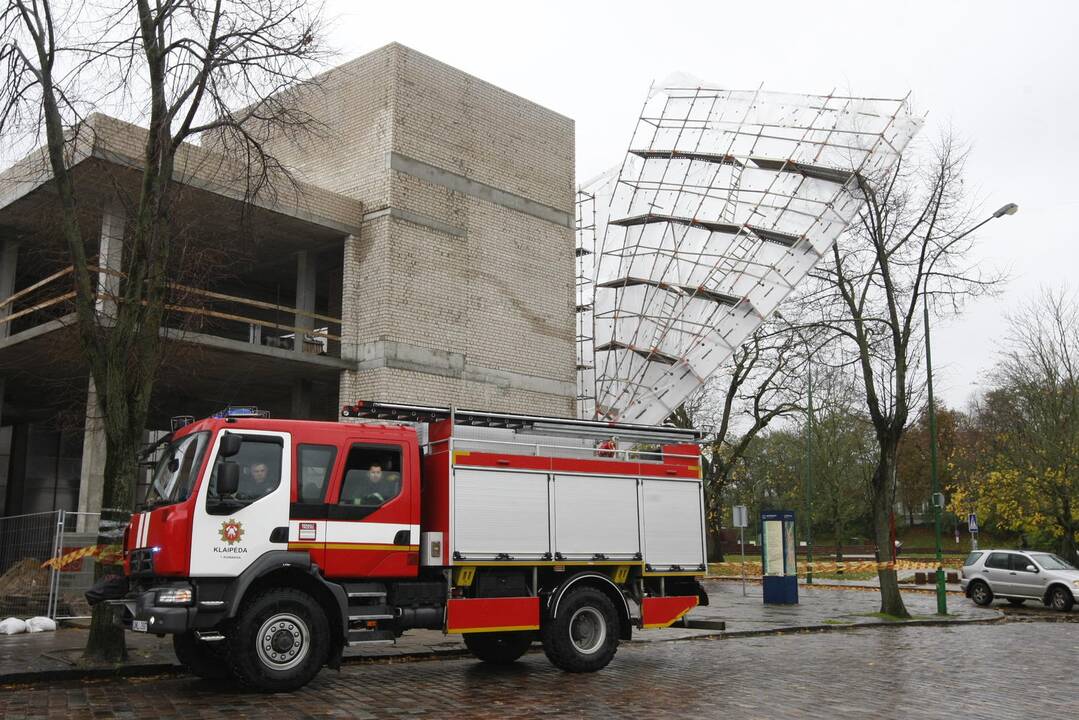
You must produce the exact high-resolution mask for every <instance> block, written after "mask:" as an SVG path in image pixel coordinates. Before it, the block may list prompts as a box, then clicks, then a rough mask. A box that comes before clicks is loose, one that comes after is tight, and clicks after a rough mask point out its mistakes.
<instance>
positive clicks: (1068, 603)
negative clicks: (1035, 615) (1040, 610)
mask: <svg viewBox="0 0 1079 720" xmlns="http://www.w3.org/2000/svg"><path fill="white" fill-rule="evenodd" d="M1074 604H1075V598H1073V597H1072V591H1071V590H1069V589H1068V588H1066V587H1063V586H1062V585H1054V586H1053V588H1052V589H1051V590H1050V591H1049V607H1051V608H1053V609H1054V610H1059V611H1060V612H1070V611H1071V609H1072V605H1074Z"/></svg>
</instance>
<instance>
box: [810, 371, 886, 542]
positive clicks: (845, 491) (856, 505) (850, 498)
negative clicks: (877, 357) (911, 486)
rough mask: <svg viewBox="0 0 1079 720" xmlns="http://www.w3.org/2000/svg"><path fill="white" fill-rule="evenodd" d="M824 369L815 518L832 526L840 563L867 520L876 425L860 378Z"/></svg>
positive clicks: (814, 453) (814, 438)
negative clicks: (854, 531)
mask: <svg viewBox="0 0 1079 720" xmlns="http://www.w3.org/2000/svg"><path fill="white" fill-rule="evenodd" d="M822 365H823V363H818V364H815V365H814V368H813V397H814V403H815V405H816V407H817V408H818V410H817V411H816V413H815V416H814V418H813V424H812V429H811V433H810V443H811V448H810V458H811V461H812V463H813V486H812V493H811V494H812V497H811V499H810V503H811V505H812V507H813V518H814V519H816V520H817V521H818V522H819V521H826V522H827V524H828V526H829V528H830V530H831V531H832V536H833V538H834V539H835V548H836V560H842V559H843V542H844V540H845V538H846V536H847V533H848V531H849V529H850V527H851V525H852V524H853V523H855V522H856V521H857V520H859V519H860V518H864V517H865V515H866V507H867V503H866V501H865V498H866V491H867V489H868V488H869V485H870V483H869V480H870V478H871V477H872V474H873V470H874V465H875V463H874V462H873V460H874V455H873V448H872V445H873V438H872V432H871V428H872V425H871V423H870V422H869V420H868V418H867V417H866V414H865V411H864V410H862V409H861V403H860V400H859V394H858V389H859V388H858V384H857V380H856V378H854V377H852V375H851V373H849V372H846V371H845V368H841V367H840V368H833V367H827V366H823V367H822ZM803 445H804V441H803ZM803 452H804V450H803ZM803 482H804V479H803Z"/></svg>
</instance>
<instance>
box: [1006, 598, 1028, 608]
mask: <svg viewBox="0 0 1079 720" xmlns="http://www.w3.org/2000/svg"><path fill="white" fill-rule="evenodd" d="M1025 602H1026V600H1024V599H1023V598H1008V604H1009V605H1011V606H1012V607H1022V606H1023V603H1025Z"/></svg>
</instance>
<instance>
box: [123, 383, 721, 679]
mask: <svg viewBox="0 0 1079 720" xmlns="http://www.w3.org/2000/svg"><path fill="white" fill-rule="evenodd" d="M342 415H343V416H344V418H345V421H344V422H315V421H297V420H279V419H270V418H268V417H261V416H259V414H258V413H257V412H254V411H243V412H226V413H222V416H220V417H214V418H208V419H204V420H200V421H197V422H190V423H188V424H186V425H184V426H183V427H180V428H179V429H177V430H175V431H174V432H173V433H171V434H170V435H169V436H168V437H167V438H165V440H164V441H163V442H162V443H161V444H160V447H159V448H158V449H157V452H158V455H159V459H158V460H157V463H156V466H155V470H154V475H153V479H152V482H151V486H150V488H149V491H148V493H147V497H146V501H145V505H144V507H143V508H142V511H141V512H138V513H136V514H135V515H133V517H132V519H131V522H130V524H129V526H128V528H127V532H126V533H125V539H124V550H125V561H124V562H125V573H126V575H127V577H128V589H127V593H126V595H124V596H123V597H121V598H114V599H112V600H110V601H109V602H110V603H111V604H112V605H113V606H114V609H115V613H116V618H117V621H118V622H120V623H122V624H123V625H124V626H125V627H126V628H128V629H129V630H131V631H134V632H148V633H154V634H158V635H165V634H171V635H172V636H173V642H174V647H175V650H176V653H177V656H178V657H179V659H180V660H181V662H183V663H184V664H185V665H187V666H188V667H189V668H190V669H191V670H192V671H193V672H194V673H195V674H198V675H200V676H203V677H210V678H227V677H233V678H235V679H237V680H239V681H241V682H242V683H244V684H246V685H248V686H251V687H254V688H257V689H260V690H264V691H283V690H292V689H295V688H298V687H300V686H302V685H304V684H305V683H307V682H308V681H309V680H310V679H311V678H312V677H314V676H315V674H317V673H318V672H319V670H320V669H321V667H322V666H323V665H330V666H331V667H337V666H338V665H339V663H340V660H341V657H342V653H343V650H344V648H345V647H346V646H349V645H357V644H362V643H393V642H394V641H395V639H396V638H397V637H399V636H400V635H401V634H402V633H403V632H405V631H407V630H410V629H414V628H430V629H438V630H442V631H443V632H446V633H460V634H462V635H463V638H464V641H465V644H466V645H467V647H468V648H469V649H470V650H471V651H472V652H473V653H474V654H475V655H476V656H477V657H479V658H480V659H481V660H484V661H487V662H492V663H507V662H513V661H515V660H517V659H518V658H519V657H520V656H521V655H523V654H524V653H525V652H526V651H527V650H528V649H529V647H530V646H531V644H532V643H533V642H534V641H536V640H539V641H541V642H542V645H543V649H544V652H545V653H546V655H547V657H548V658H549V659H550V661H551V662H552V663H554V664H555V665H556V666H558V667H560V668H562V669H564V670H567V671H571V672H584V671H594V670H598V669H600V668H602V667H604V666H605V665H607V663H609V662H610V660H611V659H612V657H613V656H614V654H615V651H616V650H617V647H618V643H619V641H620V640H625V639H629V637H630V635H631V633H632V629H633V627H635V626H636V627H638V628H654V627H667V626H669V625H671V624H672V623H674V622H675V621H677V620H678V619H679V618H681V617H682V616H684V615H685V614H686V613H687V612H689V611H690V610H691V609H692V608H693V607H695V606H696V605H697V604H698V603H706V602H707V596H706V595H705V594H704V591H703V590H702V589H701V587H700V585H699V583H698V579H699V578H700V577H701V576H702V575H703V574H704V572H705V567H706V566H705V546H704V514H703V508H704V504H703V497H702V490H701V481H700V457H699V448H698V446H697V444H696V443H697V440H698V439H699V438H698V436H697V434H696V433H695V431H691V430H681V429H675V428H652V427H644V426H631V425H621V426H620V425H611V424H608V423H599V422H588V421H578V420H569V419H564V418H545V417H530V416H524V415H511V414H504V413H501V414H500V413H487V412H478V411H462V410H454V409H446V408H431V407H420V406H413V405H393V404H386V403H357V404H356V405H352V406H347V407H345V408H344V409H343V410H342Z"/></svg>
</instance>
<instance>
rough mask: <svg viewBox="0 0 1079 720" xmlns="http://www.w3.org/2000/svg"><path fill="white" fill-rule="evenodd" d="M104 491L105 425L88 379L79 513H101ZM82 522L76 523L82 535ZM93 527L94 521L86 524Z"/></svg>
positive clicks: (94, 391)
mask: <svg viewBox="0 0 1079 720" xmlns="http://www.w3.org/2000/svg"><path fill="white" fill-rule="evenodd" d="M104 490H105V424H104V422H102V418H101V410H100V409H98V406H97V390H96V389H95V387H94V379H93V378H90V382H89V385H88V386H87V390H86V430H85V432H84V433H83V436H82V470H81V472H80V474H79V512H83V513H97V512H101V496H102V494H103V492H104ZM82 525H83V520H82V518H80V520H79V527H80V530H79V532H82V531H83V530H82ZM87 525H88V526H94V527H96V524H95V523H94V522H93V520H91V521H90V523H88V524H87Z"/></svg>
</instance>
